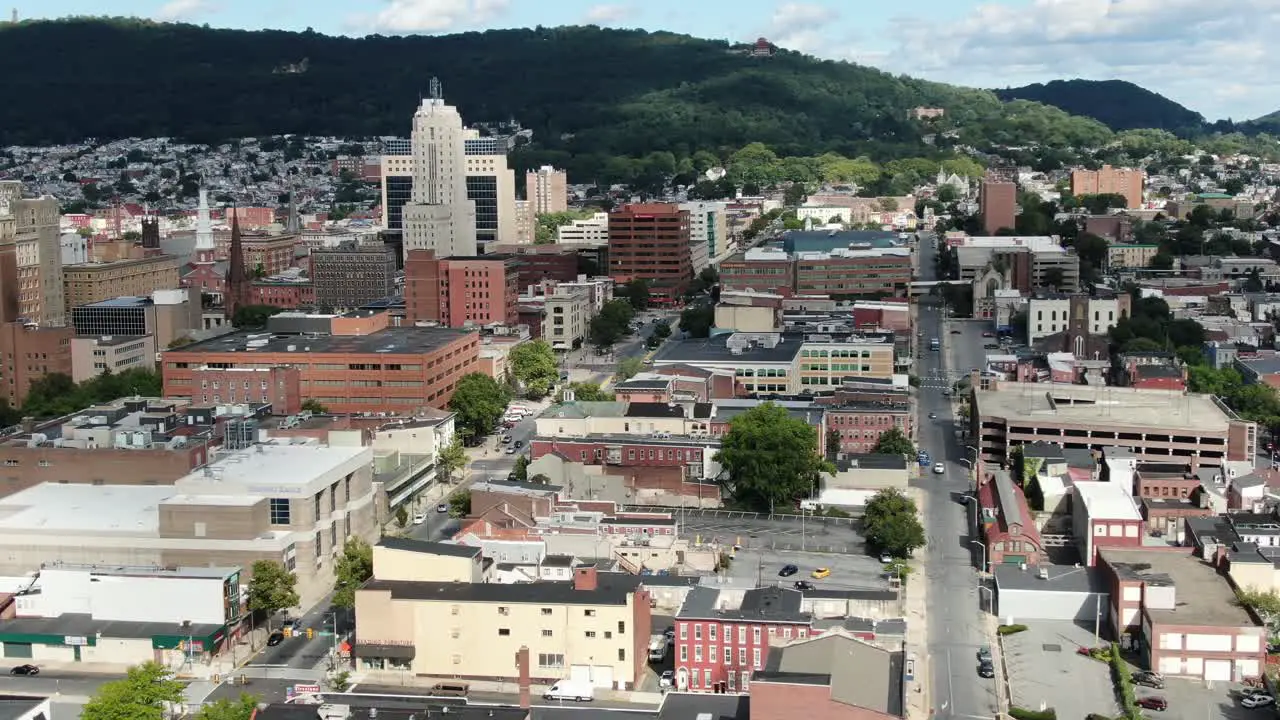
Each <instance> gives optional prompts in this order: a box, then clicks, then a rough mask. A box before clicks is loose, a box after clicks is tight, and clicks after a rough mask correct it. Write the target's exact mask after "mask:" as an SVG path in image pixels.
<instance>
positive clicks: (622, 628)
mask: <svg viewBox="0 0 1280 720" xmlns="http://www.w3.org/2000/svg"><path fill="white" fill-rule="evenodd" d="M626 633H627V624H626V623H625V622H623V621H622V620H619V621H618V634H619V635H625V634H626ZM711 639H712V640H715V637H712V638H711Z"/></svg>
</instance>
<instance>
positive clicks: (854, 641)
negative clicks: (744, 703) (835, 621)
mask: <svg viewBox="0 0 1280 720" xmlns="http://www.w3.org/2000/svg"><path fill="white" fill-rule="evenodd" d="M906 662H907V658H906V657H904V653H903V652H902V651H901V650H889V649H886V648H883V647H879V646H877V645H872V644H870V643H868V642H864V641H863V640H861V639H859V638H857V637H851V636H850V635H849V634H846V633H845V632H844V631H841V630H833V631H831V632H826V633H823V634H821V635H817V636H813V635H811V636H810V637H808V638H805V639H803V640H798V639H797V640H792V641H791V642H790V643H785V642H784V643H783V644H782V645H779V646H775V647H772V648H770V650H769V658H768V660H766V662H765V667H764V669H763V670H758V671H756V672H755V673H754V674H752V676H751V687H750V689H749V693H750V695H751V717H750V720H794V719H795V718H804V719H805V720H898V719H899V718H902V717H904V716H905V714H906V713H905V710H904V708H903V706H904V704H905V699H906V695H905V692H904V686H905V678H904V665H905V664H906Z"/></svg>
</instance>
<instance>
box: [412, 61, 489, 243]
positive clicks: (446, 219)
mask: <svg viewBox="0 0 1280 720" xmlns="http://www.w3.org/2000/svg"><path fill="white" fill-rule="evenodd" d="M411 141H412V144H413V194H412V197H411V198H410V202H409V203H407V204H405V206H404V250H405V252H408V251H410V250H432V251H434V252H435V253H436V257H450V256H453V255H475V254H476V252H477V247H476V205H475V203H474V202H472V201H471V200H468V199H467V177H466V165H467V163H466V155H465V149H464V145H465V134H464V132H463V128H462V116H461V115H460V114H458V109H457V108H456V107H453V106H452V105H446V104H445V102H444V100H443V99H442V98H441V97H440V85H439V83H438V82H437V81H435V80H432V83H431V97H429V98H426V99H424V100H423V101H422V105H421V106H420V107H419V108H418V111H417V112H415V113H414V114H413V135H412V137H411Z"/></svg>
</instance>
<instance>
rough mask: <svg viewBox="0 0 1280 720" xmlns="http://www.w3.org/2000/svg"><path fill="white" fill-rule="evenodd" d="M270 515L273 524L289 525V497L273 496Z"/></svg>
mask: <svg viewBox="0 0 1280 720" xmlns="http://www.w3.org/2000/svg"><path fill="white" fill-rule="evenodd" d="M270 516H271V524H272V525H288V524H289V498H271V501H270Z"/></svg>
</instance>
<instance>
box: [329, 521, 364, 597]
mask: <svg viewBox="0 0 1280 720" xmlns="http://www.w3.org/2000/svg"><path fill="white" fill-rule="evenodd" d="M333 577H334V580H333V604H334V606H335V607H340V608H354V607H355V606H356V590H358V589H359V588H360V586H361V585H363V584H364V581H365V580H368V579H369V578H371V577H373V548H371V547H369V543H367V542H365V541H364V540H361V539H360V538H359V537H351V538H348V539H347V542H346V544H344V545H343V546H342V554H341V555H339V556H338V562H337V563H336V564H335V565H334V566H333Z"/></svg>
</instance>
